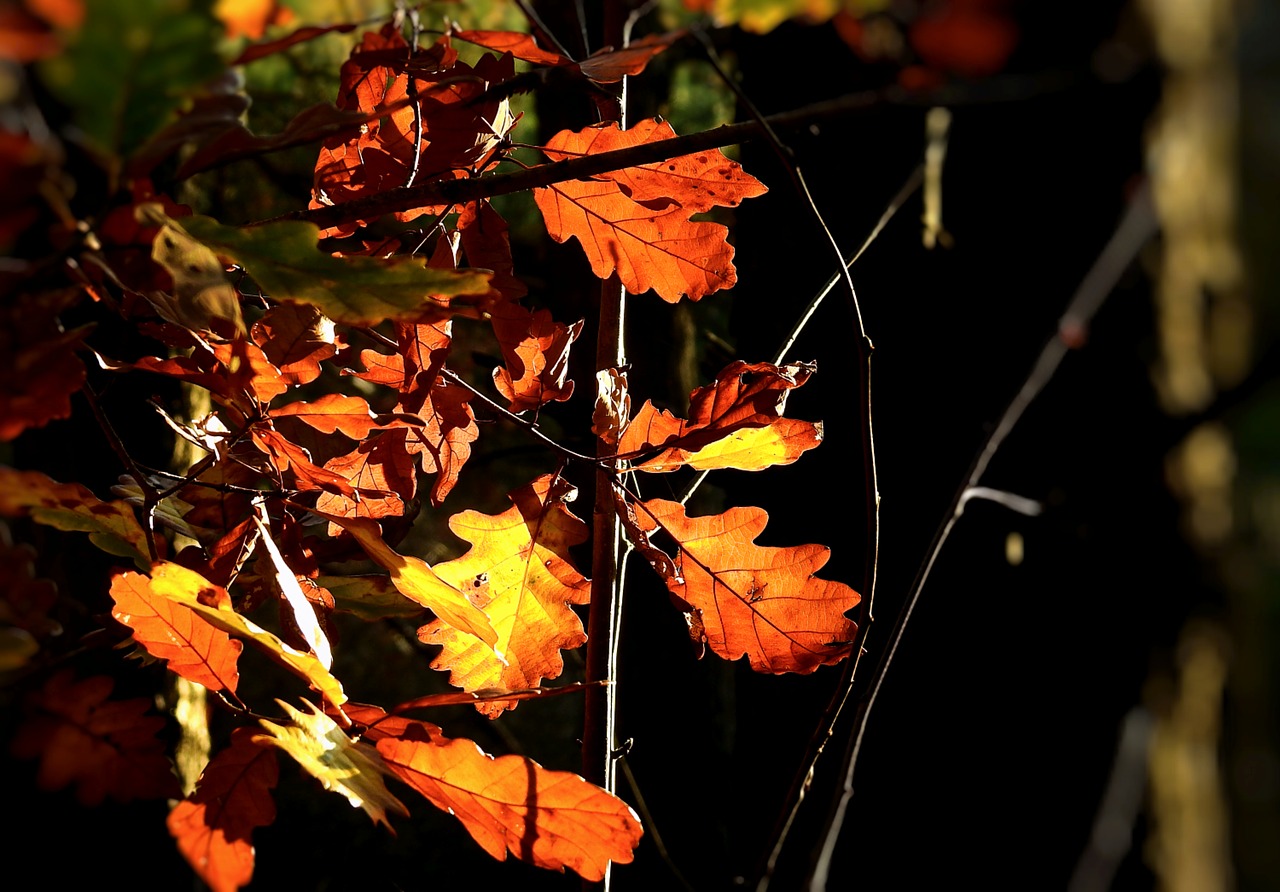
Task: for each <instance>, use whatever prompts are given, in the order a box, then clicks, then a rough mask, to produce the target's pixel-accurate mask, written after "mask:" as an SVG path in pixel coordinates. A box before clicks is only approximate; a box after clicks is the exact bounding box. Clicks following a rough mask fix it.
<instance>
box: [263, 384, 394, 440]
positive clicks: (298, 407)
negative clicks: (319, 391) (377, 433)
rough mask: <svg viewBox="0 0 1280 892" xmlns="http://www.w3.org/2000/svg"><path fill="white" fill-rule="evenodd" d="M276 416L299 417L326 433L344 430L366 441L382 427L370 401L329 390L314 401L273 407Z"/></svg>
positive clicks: (346, 433)
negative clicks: (374, 431) (371, 433)
mask: <svg viewBox="0 0 1280 892" xmlns="http://www.w3.org/2000/svg"><path fill="white" fill-rule="evenodd" d="M271 417H272V418H277V419H278V418H296V419H298V420H299V421H301V422H304V423H305V424H308V425H310V426H311V427H313V428H315V429H316V430H318V431H320V432H321V433H323V434H332V433H339V432H340V433H343V434H345V435H346V436H348V437H350V438H351V439H353V440H363V439H364V438H365V437H367V436H369V432H370V431H371V430H373V429H374V428H375V427H378V426H379V425H378V422H377V420H376V419H374V417H373V412H372V411H371V410H370V409H369V404H368V403H367V402H365V401H364V399H363V398H361V397H358V396H347V395H346V394H342V393H326V394H323V395H322V396H320V397H319V398H318V399H317V400H315V401H314V402H310V403H308V402H296V403H289V404H288V405H284V406H280V407H279V408H276V409H272V410H271Z"/></svg>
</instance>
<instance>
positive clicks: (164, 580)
mask: <svg viewBox="0 0 1280 892" xmlns="http://www.w3.org/2000/svg"><path fill="white" fill-rule="evenodd" d="M151 590H152V591H153V592H155V593H156V594H159V595H163V596H164V597H166V598H168V599H169V600H171V601H173V602H175V603H177V604H181V605H182V606H184V607H188V608H190V609H191V610H194V611H195V612H196V613H198V614H200V616H201V617H202V618H203V619H204V620H205V621H207V622H209V623H211V624H212V625H214V626H216V627H217V628H219V629H222V630H223V631H224V632H229V633H231V634H232V635H236V636H239V637H241V638H247V639H248V640H249V641H250V642H251V643H252V644H253V645H254V646H255V647H257V648H258V649H259V650H260V651H262V652H263V653H265V654H266V655H267V656H268V657H270V658H271V659H273V660H275V661H276V662H277V663H279V664H280V665H281V666H283V667H285V668H286V669H288V670H289V671H290V672H292V673H294V674H295V675H297V676H298V677H300V678H303V679H305V680H306V681H307V682H308V683H309V684H310V685H311V686H312V687H313V688H315V689H316V690H317V691H319V692H320V693H321V694H323V695H324V696H325V697H326V698H327V699H328V701H329V702H330V703H332V704H333V705H334V706H341V705H342V704H343V703H346V702H347V695H346V694H345V693H343V690H342V684H341V682H339V681H338V679H336V678H334V676H333V674H332V673H330V672H329V670H328V669H326V668H325V667H324V665H323V664H322V663H321V662H320V661H319V660H317V659H316V658H315V657H314V656H312V655H311V654H307V653H302V652H301V651H299V650H295V649H294V648H292V647H290V646H289V645H287V644H285V643H284V642H283V641H281V640H280V639H279V638H277V637H276V636H275V635H273V634H272V633H271V632H268V631H267V630H266V629H264V628H262V627H260V626H258V625H257V624H256V623H254V622H252V621H251V620H248V619H246V618H245V617H243V616H241V615H240V614H238V613H236V612H235V610H233V609H232V607H231V598H230V597H229V596H228V595H227V593H226V590H224V589H222V588H221V587H219V586H216V585H214V584H213V583H211V582H209V580H207V579H205V578H204V577H203V576H201V575H200V574H199V573H196V572H195V571H194V570H188V569H187V568H186V567H183V566H181V565H179V564H172V563H168V562H166V561H161V562H160V563H158V564H155V565H154V566H153V567H152V568H151Z"/></svg>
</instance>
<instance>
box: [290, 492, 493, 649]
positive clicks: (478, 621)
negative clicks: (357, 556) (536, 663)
mask: <svg viewBox="0 0 1280 892" xmlns="http://www.w3.org/2000/svg"><path fill="white" fill-rule="evenodd" d="M314 513H315V514H316V515H317V516H319V517H323V518H325V519H326V520H328V521H329V522H330V523H335V524H337V525H338V526H340V527H342V528H343V529H344V530H346V531H347V532H348V533H350V534H351V535H352V536H354V537H355V540H356V541H357V542H359V543H360V547H361V548H363V549H364V551H365V553H366V554H367V555H369V558H370V560H372V561H373V562H374V563H375V564H377V565H378V566H380V567H382V568H383V569H385V570H387V571H388V572H390V573H391V581H392V583H394V585H395V587H396V588H397V589H399V590H400V593H401V594H402V595H404V596H405V597H406V598H409V599H410V600H412V601H416V602H417V603H419V604H421V605H422V606H423V607H426V608H427V609H428V610H430V611H431V612H432V613H434V614H435V615H436V616H437V617H439V619H438V620H437V622H439V623H441V624H442V625H444V626H446V627H448V628H449V629H450V630H452V631H454V632H456V633H458V634H461V635H462V636H464V639H465V640H468V641H471V642H472V643H474V644H483V647H482V649H483V650H484V651H485V652H486V653H488V654H489V655H490V657H491V658H493V659H495V660H497V661H499V662H501V661H502V659H503V653H502V650H501V649H500V644H501V642H500V640H499V636H498V633H497V632H496V631H495V630H494V628H493V625H492V624H491V623H490V621H489V617H488V616H486V615H485V612H484V611H483V610H481V609H479V608H477V607H476V606H475V605H474V604H472V603H471V601H470V600H469V599H468V598H467V596H466V595H465V594H464V593H463V591H462V589H461V588H459V587H457V586H455V585H453V584H452V583H450V582H448V581H446V580H445V579H444V578H443V577H441V576H440V575H439V574H438V573H437V572H436V571H435V570H433V569H432V568H431V565H430V564H428V563H427V562H426V561H424V560H422V559H420V558H416V557H410V556H407V555H402V554H398V553H397V552H396V551H395V550H393V549H392V548H391V546H389V545H387V543H385V542H383V541H382V530H381V529H380V528H379V527H378V524H377V522H375V521H372V520H369V519H367V518H364V517H337V516H335V515H333V514H324V513H322V512H319V511H316V512H314Z"/></svg>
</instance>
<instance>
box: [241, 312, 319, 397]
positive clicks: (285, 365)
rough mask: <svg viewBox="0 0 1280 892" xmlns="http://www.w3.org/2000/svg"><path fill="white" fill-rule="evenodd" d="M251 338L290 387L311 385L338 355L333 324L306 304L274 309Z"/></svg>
mask: <svg viewBox="0 0 1280 892" xmlns="http://www.w3.org/2000/svg"><path fill="white" fill-rule="evenodd" d="M249 334H250V336H251V337H252V338H253V342H254V343H255V344H257V345H258V346H259V347H261V348H262V352H263V354H265V355H266V357H267V359H268V360H269V361H270V362H271V364H272V365H274V366H275V367H276V368H277V369H279V371H280V377H281V379H282V380H284V381H285V382H286V383H288V384H309V383H311V382H312V381H314V380H315V379H316V378H318V377H320V362H321V361H322V360H325V359H329V358H330V357H332V356H333V355H334V354H335V353H337V352H338V343H337V336H336V334H335V332H334V328H333V320H332V319H329V318H328V317H327V316H325V315H324V314H323V313H321V312H320V311H319V310H317V309H316V308H315V307H311V306H307V305H306V304H280V305H279V306H276V307H272V308H271V309H270V310H268V311H267V312H266V315H264V316H263V317H262V318H261V319H259V320H258V321H257V322H255V323H254V324H253V327H252V328H250V329H249Z"/></svg>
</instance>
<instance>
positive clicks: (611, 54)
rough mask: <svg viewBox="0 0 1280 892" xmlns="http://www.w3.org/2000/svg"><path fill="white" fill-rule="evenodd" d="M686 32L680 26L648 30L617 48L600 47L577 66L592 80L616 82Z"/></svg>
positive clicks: (605, 82)
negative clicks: (658, 32)
mask: <svg viewBox="0 0 1280 892" xmlns="http://www.w3.org/2000/svg"><path fill="white" fill-rule="evenodd" d="M686 33H687V32H686V31H684V30H683V29H681V30H679V31H668V32H667V33H666V34H650V35H648V36H646V37H642V38H641V39H639V40H635V41H632V42H631V43H629V44H627V45H626V46H625V47H623V48H622V49H620V50H615V49H603V50H600V51H599V52H596V53H592V54H591V55H590V56H588V57H587V58H585V59H583V60H582V62H581V64H579V65H578V70H579V71H581V72H582V73H583V74H584V75H586V76H587V77H588V78H590V79H591V80H593V81H595V82H596V83H599V84H613V83H617V82H618V81H620V80H622V79H623V78H624V77H626V76H627V75H635V74H639V73H640V72H642V71H644V69H645V66H646V65H648V64H649V60H650V59H652V58H653V57H654V56H656V55H658V53H660V52H662V51H663V50H665V49H666V48H667V47H669V46H671V44H673V43H675V42H676V41H677V40H679V39H680V38H681V37H684V35H685V34H686Z"/></svg>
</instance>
